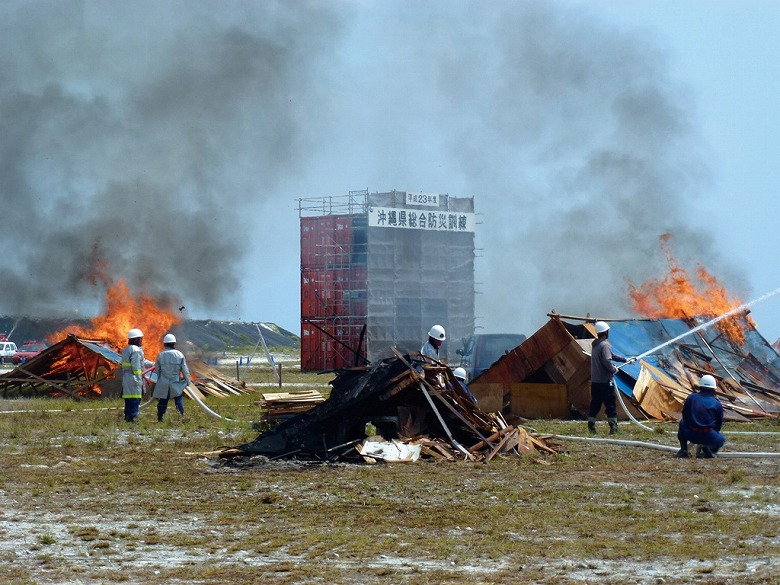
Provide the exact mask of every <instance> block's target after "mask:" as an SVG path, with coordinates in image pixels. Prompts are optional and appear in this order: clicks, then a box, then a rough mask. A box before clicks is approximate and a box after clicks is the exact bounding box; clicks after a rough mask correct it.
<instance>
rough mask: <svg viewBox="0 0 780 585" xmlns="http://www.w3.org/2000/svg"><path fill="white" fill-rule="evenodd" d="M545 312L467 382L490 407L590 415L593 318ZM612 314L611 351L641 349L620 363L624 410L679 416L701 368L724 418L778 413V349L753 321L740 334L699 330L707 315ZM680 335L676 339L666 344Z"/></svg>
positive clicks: (530, 413)
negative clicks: (527, 333)
mask: <svg viewBox="0 0 780 585" xmlns="http://www.w3.org/2000/svg"><path fill="white" fill-rule="evenodd" d="M548 316H549V317H550V321H548V322H547V324H545V325H544V326H542V327H541V328H540V329H539V330H538V331H536V332H535V333H534V334H533V335H531V337H529V338H528V339H527V340H526V341H525V342H523V343H522V344H521V345H519V346H518V347H516V348H515V349H513V350H512V351H509V352H507V353H506V354H505V355H504V356H502V357H501V358H500V359H499V360H497V361H496V362H495V363H494V364H493V365H492V366H491V367H490V368H489V369H488V370H485V371H484V372H483V373H482V374H480V375H479V376H478V377H476V378H475V379H474V380H473V381H472V382H471V384H470V385H469V389H470V390H471V391H472V392H473V393H474V395H475V396H477V398H479V401H480V404H484V405H485V408H486V409H490V410H500V411H502V412H504V413H507V416H509V415H512V416H520V417H526V418H569V417H570V416H571V415H572V414H575V415H577V414H579V416H582V417H585V416H587V415H588V408H589V404H590V350H591V345H592V343H593V339H594V338H595V337H596V333H595V331H594V330H593V324H592V321H593V318H591V317H574V316H566V315H558V314H556V313H550V314H549V315H548ZM735 318H739V319H744V317H739V316H738V317H735ZM570 321H574V322H573V323H572V322H570ZM578 321H579V322H578ZM609 321H610V325H611V327H610V335H609V341H610V343H611V344H612V350H613V352H614V353H617V354H620V355H623V356H639V355H643V356H644V357H642V359H640V360H638V361H637V362H635V363H632V364H625V365H622V364H619V365H620V371H619V372H618V374H617V375H616V376H615V387H616V389H617V390H618V391H619V392H620V394H619V397H620V398H622V400H621V401H619V404H618V415H619V416H620V417H621V418H623V417H627V416H628V414H629V413H630V415H631V416H633V417H635V418H639V419H645V420H652V419H654V420H664V421H673V420H678V419H679V418H680V412H681V411H682V407H683V403H684V402H685V398H686V397H687V396H688V395H689V394H690V393H691V392H693V391H695V388H696V385H697V383H698V380H699V379H700V378H701V376H703V375H704V374H710V375H712V376H714V377H715V379H716V380H717V381H718V391H717V393H716V396H717V397H718V399H719V400H720V401H721V403H722V404H723V408H724V410H725V416H726V419H727V420H733V421H745V420H750V419H756V418H777V417H778V415H780V356H778V354H777V352H776V351H775V350H774V349H773V348H772V346H770V345H769V343H768V342H767V341H766V340H765V339H764V338H763V337H762V336H761V335H760V334H759V333H758V331H757V330H756V329H755V328H753V327H751V326H750V325H749V323H747V322H745V323H744V325H743V330H744V338H743V339H742V340H741V341H735V340H733V339H731V338H729V337H728V336H726V335H724V334H722V333H721V332H720V331H719V330H717V329H714V328H706V329H703V330H700V331H699V330H697V328H698V327H699V326H700V325H701V324H702V323H704V322H706V318H704V317H697V318H691V319H625V320H617V319H610V320H609ZM680 336H684V337H683V338H682V339H681V341H680V342H679V343H674V344H669V345H666V342H668V341H669V340H672V339H675V338H677V337H680ZM651 350H654V351H651ZM647 352H650V353H649V354H648V353H647ZM624 406H625V409H626V411H627V412H626V411H624V408H623V407H624Z"/></svg>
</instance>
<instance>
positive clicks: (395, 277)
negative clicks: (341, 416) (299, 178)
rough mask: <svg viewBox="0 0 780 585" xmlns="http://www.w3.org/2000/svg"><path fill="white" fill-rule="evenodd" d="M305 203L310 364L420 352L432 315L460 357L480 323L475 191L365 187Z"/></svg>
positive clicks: (304, 292) (304, 313) (304, 331)
mask: <svg viewBox="0 0 780 585" xmlns="http://www.w3.org/2000/svg"><path fill="white" fill-rule="evenodd" d="M299 211H300V216H301V217H300V220H301V360H302V362H301V368H302V369H303V370H308V371H312V370H314V371H322V370H329V369H336V368H344V367H350V366H353V365H359V364H365V363H367V362H369V361H373V360H375V359H381V358H384V357H389V356H390V355H392V351H391V347H397V348H398V349H399V350H401V351H403V352H408V351H417V350H419V349H420V346H421V345H422V342H423V341H424V339H425V333H426V332H427V330H428V329H429V328H430V326H431V325H433V324H434V323H440V324H442V325H444V327H445V328H446V329H447V331H448V336H449V337H448V338H449V340H450V341H449V343H445V347H444V348H443V352H444V353H443V355H442V358H443V359H446V360H450V359H454V353H455V350H456V349H457V348H458V347H459V346H460V343H459V342H460V339H461V338H463V337H467V336H469V335H471V334H472V333H473V329H474V229H473V226H474V219H473V199H471V198H452V197H449V196H447V195H422V194H409V193H405V192H399V191H393V192H389V193H372V194H369V193H368V191H361V192H351V193H350V194H349V196H345V197H343V198H327V199H305V200H304V199H302V200H301V201H300V208H299Z"/></svg>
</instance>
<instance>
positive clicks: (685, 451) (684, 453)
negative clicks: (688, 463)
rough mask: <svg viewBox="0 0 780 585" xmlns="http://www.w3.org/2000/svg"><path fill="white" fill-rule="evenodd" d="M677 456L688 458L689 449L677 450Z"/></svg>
mask: <svg viewBox="0 0 780 585" xmlns="http://www.w3.org/2000/svg"><path fill="white" fill-rule="evenodd" d="M675 457H677V458H679V459H687V458H688V449H680V450H679V451H677V454H676V455H675Z"/></svg>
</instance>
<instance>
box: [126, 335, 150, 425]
mask: <svg viewBox="0 0 780 585" xmlns="http://www.w3.org/2000/svg"><path fill="white" fill-rule="evenodd" d="M143 341H144V334H143V331H141V330H140V329H135V328H134V329H131V330H130V331H128V332H127V347H125V349H124V351H123V352H122V398H124V400H125V421H126V422H129V423H132V424H137V423H138V409H139V408H140V406H141V398H142V397H143V394H144V379H143V371H144V368H149V367H151V366H153V365H154V364H152V362H150V361H149V360H147V359H146V358H145V357H144V350H143V348H142V347H141V346H142V345H143Z"/></svg>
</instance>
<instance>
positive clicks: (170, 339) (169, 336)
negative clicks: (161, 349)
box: [163, 333, 176, 343]
mask: <svg viewBox="0 0 780 585" xmlns="http://www.w3.org/2000/svg"><path fill="white" fill-rule="evenodd" d="M163 343H176V336H175V335H174V334H173V333H168V334H167V335H166V336H165V337H163Z"/></svg>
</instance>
